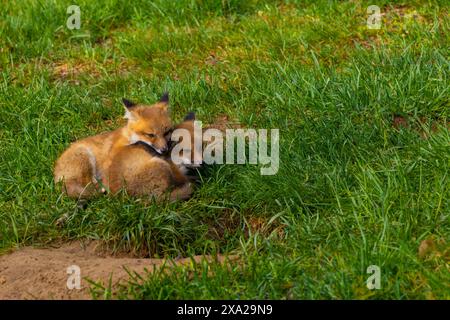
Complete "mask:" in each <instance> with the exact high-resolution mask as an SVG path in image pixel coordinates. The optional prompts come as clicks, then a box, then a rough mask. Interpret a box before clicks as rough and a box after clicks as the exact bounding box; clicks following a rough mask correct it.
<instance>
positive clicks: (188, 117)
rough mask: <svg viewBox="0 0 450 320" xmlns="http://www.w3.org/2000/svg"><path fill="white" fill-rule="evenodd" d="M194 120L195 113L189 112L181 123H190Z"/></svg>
mask: <svg viewBox="0 0 450 320" xmlns="http://www.w3.org/2000/svg"><path fill="white" fill-rule="evenodd" d="M192 120H195V112H189V113H188V114H187V115H186V116H185V117H184V120H183V121H192Z"/></svg>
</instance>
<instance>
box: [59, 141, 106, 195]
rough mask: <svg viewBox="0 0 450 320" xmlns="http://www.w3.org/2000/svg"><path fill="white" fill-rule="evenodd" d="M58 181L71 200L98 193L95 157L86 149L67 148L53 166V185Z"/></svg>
mask: <svg viewBox="0 0 450 320" xmlns="http://www.w3.org/2000/svg"><path fill="white" fill-rule="evenodd" d="M60 181H62V182H63V191H64V192H65V193H66V194H67V195H68V196H69V197H71V198H78V199H86V198H90V197H92V196H94V195H95V194H97V193H98V191H99V190H98V189H99V187H98V182H97V179H96V170H95V157H94V155H93V154H92V152H91V151H90V150H89V149H88V148H86V147H82V146H79V147H73V148H69V149H68V150H67V151H66V152H64V153H63V154H62V155H61V157H60V158H59V159H58V161H57V163H56V166H55V183H58V182H60Z"/></svg>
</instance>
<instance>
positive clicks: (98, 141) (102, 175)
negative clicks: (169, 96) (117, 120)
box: [54, 100, 172, 198]
mask: <svg viewBox="0 0 450 320" xmlns="http://www.w3.org/2000/svg"><path fill="white" fill-rule="evenodd" d="M124 103H125V100H124ZM127 103H129V102H128V101H127ZM126 106H127V111H126V118H127V119H128V123H127V125H126V126H125V127H123V128H120V129H117V130H114V131H112V132H106V133H102V134H99V135H96V136H93V137H88V138H85V139H82V140H80V141H77V142H75V143H73V144H72V145H71V146H70V147H69V148H68V149H67V150H66V151H64V153H63V154H62V155H61V156H60V158H59V159H58V160H57V162H56V164H55V170H54V179H55V182H56V183H58V182H61V181H62V183H63V190H64V191H65V192H66V193H67V195H68V196H69V197H72V198H90V197H92V196H94V195H96V194H98V193H99V192H103V191H104V189H105V188H106V189H108V188H109V176H110V167H111V164H112V163H113V159H114V158H115V157H116V156H117V155H119V157H120V155H121V154H123V153H124V152H128V151H129V150H130V149H129V147H131V146H130V145H132V144H134V143H136V142H139V143H144V144H146V145H149V146H151V148H153V149H154V150H156V151H157V152H160V153H164V152H165V151H167V150H168V144H167V142H168V141H167V140H168V133H169V131H170V129H171V128H172V123H171V120H170V117H169V113H168V103H167V100H165V101H160V102H158V103H156V104H154V105H153V106H146V105H138V104H136V105H135V104H133V105H126ZM140 156H142V157H143V156H144V155H143V154H142V153H140V152H137V153H136V154H135V155H134V158H136V157H140ZM147 156H148V155H145V157H144V159H146V160H148V158H147ZM138 163H141V162H138ZM163 187H164V183H163V184H162V185H161V188H163Z"/></svg>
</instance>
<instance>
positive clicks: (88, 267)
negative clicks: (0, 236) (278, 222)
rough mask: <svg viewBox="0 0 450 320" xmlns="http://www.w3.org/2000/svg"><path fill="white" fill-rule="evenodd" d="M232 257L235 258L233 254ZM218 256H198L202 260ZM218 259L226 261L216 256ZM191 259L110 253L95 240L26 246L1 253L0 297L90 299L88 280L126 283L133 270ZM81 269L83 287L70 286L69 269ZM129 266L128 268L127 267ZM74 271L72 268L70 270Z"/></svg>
mask: <svg viewBox="0 0 450 320" xmlns="http://www.w3.org/2000/svg"><path fill="white" fill-rule="evenodd" d="M230 258H231V259H233V258H232V257H230ZM203 259H206V260H207V261H212V260H214V259H215V258H213V257H208V256H195V257H194V260H195V261H196V262H200V261H201V260H203ZM217 260H218V262H223V261H225V260H226V258H225V257H223V256H218V257H217ZM191 262H192V260H191V259H190V258H182V259H176V260H174V261H169V260H166V259H147V258H145V259H139V258H130V257H123V255H121V256H120V257H117V256H111V255H108V254H107V253H106V252H105V251H104V250H103V249H102V248H101V247H100V246H99V245H98V243H96V242H90V243H88V244H87V245H86V244H83V243H81V242H73V243H70V244H65V245H63V246H61V247H59V248H46V249H40V248H32V247H26V248H23V249H20V250H17V251H15V252H13V253H10V254H5V255H2V256H0V300H4V299H90V298H91V294H90V290H89V282H88V281H87V280H86V279H90V280H94V281H100V282H102V283H103V284H105V285H107V284H108V283H109V280H110V279H111V283H112V285H113V287H115V286H117V285H118V284H119V283H123V282H126V281H127V280H128V279H129V275H128V273H127V271H126V269H127V270H128V271H130V272H137V273H140V274H143V273H145V272H147V271H149V272H151V271H152V270H154V269H155V268H158V267H161V266H163V265H164V264H165V265H166V266H167V265H169V266H170V265H189V264H190V263H191ZM73 265H75V266H78V267H79V268H80V269H79V270H80V277H81V288H80V289H72V290H70V289H68V287H67V282H68V279H69V277H70V276H71V274H70V273H68V268H69V267H71V266H73ZM125 268H126V269H125ZM69 271H71V272H72V274H73V270H69Z"/></svg>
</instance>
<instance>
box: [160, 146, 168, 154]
mask: <svg viewBox="0 0 450 320" xmlns="http://www.w3.org/2000/svg"><path fill="white" fill-rule="evenodd" d="M167 150H169V147H168V146H164V147H162V148H161V153H162V154H164V153H166V152H167Z"/></svg>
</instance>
